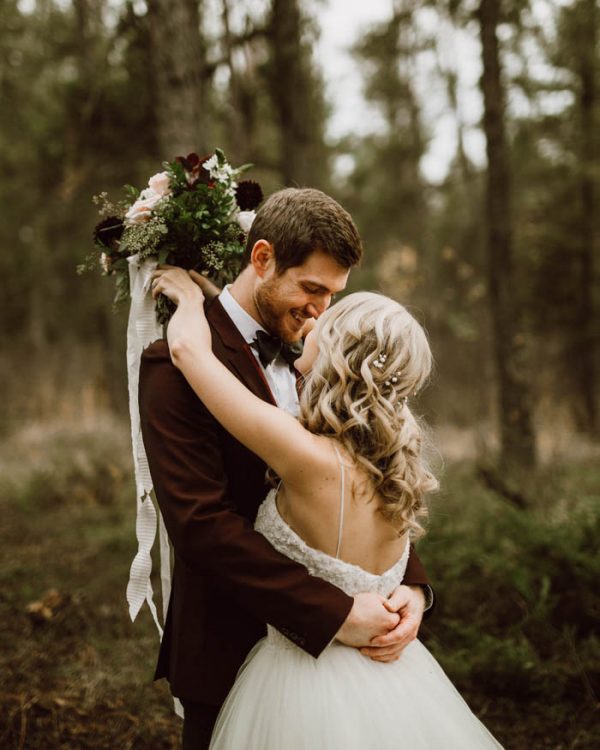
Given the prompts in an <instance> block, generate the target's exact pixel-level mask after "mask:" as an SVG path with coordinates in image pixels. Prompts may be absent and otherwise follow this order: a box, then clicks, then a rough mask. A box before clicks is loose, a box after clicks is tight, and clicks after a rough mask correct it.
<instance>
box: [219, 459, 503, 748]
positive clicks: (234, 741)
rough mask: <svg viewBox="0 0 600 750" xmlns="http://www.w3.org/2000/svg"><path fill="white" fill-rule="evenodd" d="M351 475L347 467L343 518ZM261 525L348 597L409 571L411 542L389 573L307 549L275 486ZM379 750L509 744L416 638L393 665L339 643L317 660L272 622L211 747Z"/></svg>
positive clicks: (380, 587) (383, 589)
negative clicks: (476, 711) (283, 510)
mask: <svg viewBox="0 0 600 750" xmlns="http://www.w3.org/2000/svg"><path fill="white" fill-rule="evenodd" d="M343 477H344V469H343V464H342V496H341V503H342V510H341V513H340V518H343V502H344V495H343V492H344V490H343V485H344V481H343ZM255 527H256V529H257V530H258V531H260V532H261V533H262V534H264V535H265V536H266V537H267V539H269V541H270V542H271V544H272V545H273V546H274V547H275V548H276V549H277V550H279V551H280V552H281V553H283V554H284V555H286V556H287V557H290V558H292V559H293V560H296V561H297V562H300V563H302V564H303V565H305V566H306V567H307V568H308V570H309V571H310V573H311V574H312V575H314V576H318V577H319V578H323V579H325V580H326V581H330V582H331V583H333V584H334V585H335V586H337V587H338V588H340V589H342V590H343V591H345V592H346V593H347V594H349V595H350V596H353V595H354V594H358V593H360V592H363V591H375V592H377V593H379V594H383V595H384V596H387V595H388V594H390V593H391V592H392V591H393V590H394V589H395V588H396V586H398V585H399V584H400V583H401V582H402V579H403V577H404V572H405V570H406V564H407V561H408V554H409V545H408V544H407V545H406V549H405V551H404V554H403V555H402V557H401V558H400V559H399V560H398V561H397V562H396V563H395V564H394V565H393V566H392V567H391V568H390V569H389V570H387V571H386V572H385V573H383V574H382V575H374V574H372V573H369V572H367V571H366V570H363V569H362V568H360V567H358V566H356V565H353V564H351V563H346V562H344V561H342V560H340V559H338V558H337V557H332V556H331V555H326V554H325V553H324V552H321V551H319V550H317V549H314V548H312V547H309V546H308V545H307V544H306V543H305V542H304V541H303V540H302V539H301V538H300V537H299V536H298V535H297V534H296V533H295V532H294V531H293V530H292V529H291V528H290V527H289V526H288V525H287V524H286V523H285V521H284V520H283V518H282V517H281V515H280V514H279V511H278V509H277V504H276V490H271V492H269V494H268V495H267V497H266V499H265V501H264V502H263V503H262V505H261V507H260V509H259V512H258V516H257V519H256V524H255ZM339 532H340V533H339V535H338V545H339V542H341V532H342V529H341V527H340V529H339ZM371 748H372V749H373V750H484V749H485V748H495V749H496V750H497V749H498V748H500V750H502V746H501V745H500V744H499V743H498V742H497V741H496V740H495V739H494V737H493V736H492V735H491V734H490V733H489V732H488V730H487V729H486V728H485V727H484V726H483V724H482V723H481V722H480V721H479V719H477V717H476V716H475V715H474V714H473V713H472V712H471V710H470V709H469V707H468V706H467V704H466V703H465V701H464V700H463V699H462V698H461V696H460V694H459V693H458V691H457V690H456V688H455V687H454V686H453V685H452V683H451V682H450V680H449V679H448V677H447V676H446V674H445V673H444V671H443V670H442V668H441V667H440V665H439V664H438V663H437V661H436V660H435V659H434V658H433V656H432V655H431V654H430V653H429V651H428V650H427V649H426V648H425V646H423V644H422V643H420V642H419V641H418V640H415V641H413V642H412V643H410V644H409V645H408V646H407V647H406V648H405V649H404V651H403V652H402V654H401V656H400V659H398V660H397V661H395V662H392V663H389V664H385V663H382V662H375V661H372V660H371V659H369V658H368V657H366V656H363V655H362V654H361V653H360V652H359V651H358V650H356V649H354V648H349V647H347V646H343V645H342V644H340V643H338V642H336V641H334V642H333V643H331V644H330V645H329V646H328V647H327V648H326V649H325V651H324V652H323V653H322V654H321V655H320V656H319V658H318V659H315V658H313V657H312V656H310V655H309V654H307V653H306V652H305V651H302V649H300V648H299V647H298V646H296V645H294V644H293V643H292V642H291V641H289V640H288V639H287V638H286V637H285V636H283V635H282V634H281V633H279V631H277V630H276V629H275V628H273V627H271V626H270V625H269V626H268V634H267V636H266V638H263V639H262V640H261V641H259V642H258V643H257V644H256V646H255V647H254V648H253V650H252V651H251V652H250V654H249V655H248V657H247V659H246V661H245V663H244V665H243V666H242V668H241V669H240V671H239V673H238V676H237V679H236V681H235V684H234V686H233V687H232V689H231V691H230V693H229V695H228V697H227V700H226V701H225V704H224V705H223V708H222V709H221V712H220V714H219V717H218V719H217V723H216V726H215V729H214V732H213V736H212V740H211V744H210V750H370V749H371Z"/></svg>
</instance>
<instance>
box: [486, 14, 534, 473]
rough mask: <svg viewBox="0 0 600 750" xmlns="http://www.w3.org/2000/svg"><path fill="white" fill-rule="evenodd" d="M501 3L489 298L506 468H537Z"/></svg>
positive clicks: (490, 136) (490, 150) (494, 73)
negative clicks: (519, 285) (519, 287)
mask: <svg viewBox="0 0 600 750" xmlns="http://www.w3.org/2000/svg"><path fill="white" fill-rule="evenodd" d="M499 12H500V2H499V0H481V4H480V6H479V14H478V15H479V23H480V32H481V43H482V56H483V75H482V78H481V86H482V90H483V99H484V116H483V125H484V131H485V136H486V141H487V158H488V179H487V191H486V193H487V194H486V200H487V219H488V256H489V282H488V283H489V293H490V304H491V313H492V327H493V339H494V353H495V360H496V369H497V375H498V387H499V404H498V407H499V417H500V419H499V421H500V439H501V454H500V464H501V467H502V468H503V469H509V470H510V469H513V468H514V469H520V468H527V467H530V466H533V465H534V463H535V440H534V434H533V427H532V420H531V396H530V392H529V388H528V387H527V384H526V382H525V380H524V372H523V371H524V361H523V360H524V351H523V350H524V339H525V337H524V333H523V329H522V326H521V320H520V318H521V315H520V311H519V305H518V301H517V299H516V294H515V289H516V279H515V274H514V267H513V266H514V261H513V238H512V217H511V184H510V175H509V166H508V155H507V149H506V136H505V125H504V116H505V115H504V90H503V84H502V80H501V66H500V54H499V49H498V37H497V33H496V30H497V26H498V22H499Z"/></svg>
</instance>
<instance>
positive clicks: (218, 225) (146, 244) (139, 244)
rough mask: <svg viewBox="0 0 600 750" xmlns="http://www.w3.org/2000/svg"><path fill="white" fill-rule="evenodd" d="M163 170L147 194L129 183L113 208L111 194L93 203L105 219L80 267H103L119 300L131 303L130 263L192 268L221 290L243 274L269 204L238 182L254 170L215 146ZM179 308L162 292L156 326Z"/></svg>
mask: <svg viewBox="0 0 600 750" xmlns="http://www.w3.org/2000/svg"><path fill="white" fill-rule="evenodd" d="M163 166H164V171H163V172H159V173H158V174H155V175H154V176H152V177H151V178H150V180H149V181H148V187H146V188H144V189H143V190H142V191H138V190H137V189H136V188H134V187H132V186H130V185H128V186H126V188H125V190H126V194H127V198H126V200H123V201H121V202H119V203H113V202H111V201H110V200H109V198H108V195H107V194H106V193H101V194H100V195H99V196H96V197H95V198H94V201H95V202H96V203H97V204H98V205H99V206H100V211H99V212H100V215H101V216H102V217H103V218H102V220H101V221H100V222H99V223H98V224H97V226H96V228H95V229H94V252H93V253H92V254H91V255H90V256H89V257H88V259H87V261H86V263H84V264H83V266H81V267H80V270H88V269H90V268H95V267H97V266H98V264H99V265H100V268H101V270H102V273H103V274H104V275H107V276H108V275H114V276H115V277H116V295H115V303H119V302H121V301H125V300H127V299H128V298H129V291H130V290H129V265H130V263H131V262H132V261H133V262H135V263H137V264H138V266H141V265H142V263H144V261H146V260H153V261H155V262H157V263H170V264H172V265H176V266H181V267H182V268H186V269H194V270H196V271H199V272H201V273H202V272H203V273H205V274H207V275H208V276H209V277H211V278H212V279H213V280H214V281H215V282H216V283H217V284H218V285H219V286H223V285H224V284H226V283H228V282H230V281H232V280H233V279H234V278H235V277H236V276H237V274H238V273H239V271H240V269H241V263H242V257H243V254H244V248H245V243H246V236H247V233H248V231H249V230H250V227H251V225H252V221H253V220H254V215H255V211H254V210H255V209H256V208H257V207H258V205H259V204H260V202H261V201H262V199H263V194H262V190H261V187H260V185H259V184H258V183H256V182H253V181H251V180H244V181H238V180H239V177H240V176H241V175H242V174H243V173H244V172H245V171H246V170H247V169H249V168H250V166H251V165H249V164H245V165H243V166H241V167H237V168H234V167H232V166H231V165H230V164H229V163H228V162H227V160H226V158H225V155H224V153H223V152H222V151H221V150H220V149H216V150H215V153H214V154H212V155H208V156H204V157H199V156H198V154H195V153H192V154H188V155H187V156H186V157H183V156H178V157H177V158H176V159H175V160H174V161H172V162H165V164H164V165H163ZM173 311H174V307H173V305H172V303H171V302H170V301H169V300H168V299H167V298H166V297H164V296H162V295H160V296H159V298H158V300H157V303H156V317H157V321H158V322H159V323H165V322H167V321H168V320H169V318H170V316H171V314H172V312H173Z"/></svg>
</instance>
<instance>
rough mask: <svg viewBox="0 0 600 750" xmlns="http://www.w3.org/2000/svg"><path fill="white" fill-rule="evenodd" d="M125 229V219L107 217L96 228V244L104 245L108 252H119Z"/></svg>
mask: <svg viewBox="0 0 600 750" xmlns="http://www.w3.org/2000/svg"><path fill="white" fill-rule="evenodd" d="M124 228H125V227H124V225H123V219H120V218H119V217H118V216H107V217H106V219H102V221H100V222H99V223H98V224H96V226H95V227H94V242H97V243H98V244H100V245H104V247H105V248H106V249H107V250H118V249H119V240H120V239H121V235H122V234H123V229H124Z"/></svg>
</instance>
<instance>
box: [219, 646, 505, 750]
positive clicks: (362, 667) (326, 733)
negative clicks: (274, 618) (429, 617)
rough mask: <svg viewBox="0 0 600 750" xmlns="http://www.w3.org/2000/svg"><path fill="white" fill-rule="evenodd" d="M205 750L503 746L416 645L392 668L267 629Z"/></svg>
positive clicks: (422, 749)
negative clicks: (317, 650) (303, 645)
mask: <svg viewBox="0 0 600 750" xmlns="http://www.w3.org/2000/svg"><path fill="white" fill-rule="evenodd" d="M210 748H211V750H369V749H370V748H373V750H388V749H389V750H392V749H393V750H480V748H496V749H497V748H502V746H501V745H500V744H499V743H498V742H497V741H496V740H495V739H494V737H493V736H492V735H491V734H490V733H489V732H488V730H487V729H486V728H485V727H484V726H483V724H482V723H481V722H480V721H479V719H477V717H476V716H475V715H474V714H473V713H472V712H471V710H470V709H469V707H468V706H467V704H466V703H465V701H464V700H463V699H462V698H461V696H460V694H459V693H458V691H457V690H456V688H455V687H454V686H453V685H452V683H451V682H450V680H449V679H448V678H447V676H446V674H445V673H444V671H443V670H442V668H441V667H440V665H439V664H438V663H437V662H436V660H435V659H434V658H433V656H432V655H431V654H430V653H429V651H428V650H427V649H426V648H425V646H423V644H422V643H420V642H419V641H413V642H412V643H411V644H410V645H409V646H407V647H406V648H405V650H404V651H403V653H402V656H401V657H400V659H399V660H398V661H396V662H393V663H391V664H383V663H380V662H374V661H372V660H371V659H369V658H367V657H365V656H363V655H362V654H361V653H360V652H359V651H357V650H356V649H352V648H348V647H346V646H342V645H341V644H338V643H333V644H332V645H331V646H329V648H328V649H326V650H325V651H324V652H323V653H322V654H321V656H320V657H319V658H318V659H314V658H313V657H311V656H309V655H308V654H306V653H305V652H304V651H302V650H300V649H299V648H297V647H295V646H294V645H293V644H291V643H290V642H289V641H287V640H286V639H285V638H283V636H281V635H280V634H279V633H274V632H271V633H270V634H269V636H268V637H267V638H265V639H263V640H262V641H260V642H259V643H258V644H257V645H256V646H255V647H254V649H253V650H252V652H251V653H250V655H249V656H248V658H247V659H246V662H245V663H244V665H243V667H242V668H241V670H240V672H239V674H238V677H237V680H236V682H235V684H234V686H233V688H232V689H231V692H230V693H229V696H228V697H227V700H226V702H225V704H224V706H223V708H222V710H221V712H220V714H219V718H218V719H217V724H216V726H215V730H214V732H213V737H212V741H211V745H210Z"/></svg>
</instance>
